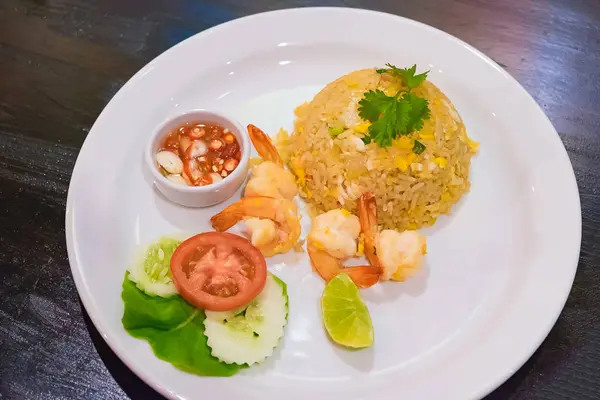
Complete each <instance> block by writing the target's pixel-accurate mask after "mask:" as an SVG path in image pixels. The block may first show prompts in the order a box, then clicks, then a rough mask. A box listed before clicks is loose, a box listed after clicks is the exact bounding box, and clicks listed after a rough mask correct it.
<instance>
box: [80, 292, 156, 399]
mask: <svg viewBox="0 0 600 400" xmlns="http://www.w3.org/2000/svg"><path fill="white" fill-rule="evenodd" d="M79 305H80V307H81V313H82V314H83V320H84V322H85V325H86V327H87V329H88V332H89V333H90V338H91V339H92V342H93V343H94V347H96V351H97V352H98V355H100V359H101V360H102V362H103V363H104V365H106V369H108V372H110V374H111V375H112V377H113V378H114V379H115V381H116V382H117V383H118V384H119V386H120V387H121V389H123V391H124V392H125V394H126V395H127V396H128V397H129V398H130V399H132V400H138V399H140V400H141V399H144V400H164V397H163V396H161V395H160V394H158V393H157V392H156V391H155V390H154V389H152V388H151V387H150V386H148V385H147V384H145V383H144V381H142V380H141V379H140V378H138V377H137V375H135V374H134V373H133V372H131V370H130V369H129V368H127V366H126V365H125V364H123V362H122V361H121V359H120V358H119V357H117V355H116V354H115V353H114V352H113V351H112V350H111V348H110V347H108V344H106V342H105V341H104V339H102V336H100V333H99V332H98V331H97V330H96V327H95V326H94V324H93V323H92V320H91V319H90V317H89V316H88V314H87V312H86V311H85V308H84V307H83V304H82V303H81V301H80V302H79Z"/></svg>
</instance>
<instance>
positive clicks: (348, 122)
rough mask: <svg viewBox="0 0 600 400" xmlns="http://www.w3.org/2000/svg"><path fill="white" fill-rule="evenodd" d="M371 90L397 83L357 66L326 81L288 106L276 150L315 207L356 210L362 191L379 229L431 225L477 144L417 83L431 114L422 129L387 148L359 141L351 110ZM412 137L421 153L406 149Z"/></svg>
mask: <svg viewBox="0 0 600 400" xmlns="http://www.w3.org/2000/svg"><path fill="white" fill-rule="evenodd" d="M373 89H380V90H383V91H384V92H385V93H386V94H387V95H388V96H392V95H395V94H396V93H397V92H398V91H399V90H401V89H402V82H401V80H400V79H398V78H396V77H393V76H391V75H389V74H383V75H381V74H378V73H377V72H376V71H375V69H364V70H359V71H355V72H352V73H350V74H348V75H346V76H343V77H341V78H339V79H337V80H336V81H334V82H332V83H330V84H329V85H327V86H326V87H325V88H324V89H323V90H321V92H319V93H318V94H317V95H316V96H315V97H314V99H313V100H312V101H311V102H310V103H306V104H303V105H301V106H300V107H298V108H297V109H296V116H297V119H296V121H295V124H294V132H293V133H292V135H290V136H289V137H285V135H284V137H282V136H280V137H279V138H278V139H279V145H280V150H281V153H282V155H283V157H284V160H286V161H287V163H288V166H289V167H290V169H291V170H292V171H293V172H294V174H295V175H296V177H297V181H298V184H299V186H300V194H301V196H302V197H303V198H305V200H306V201H307V202H308V203H309V204H311V205H312V206H314V208H315V211H317V212H324V211H328V210H331V209H334V208H340V207H341V208H345V209H347V210H349V211H351V212H353V213H356V204H357V199H358V198H359V197H360V195H361V194H362V193H364V192H366V191H370V192H373V193H374V194H375V196H376V199H377V207H378V220H379V224H380V225H382V226H383V227H384V228H387V229H398V230H405V229H417V228H420V227H423V226H427V225H431V224H433V223H434V222H435V221H436V218H437V217H438V216H439V215H441V214H449V213H450V210H451V208H452V205H453V204H455V203H456V202H457V201H458V200H459V199H460V198H461V196H462V195H463V194H464V193H466V192H467V191H468V190H469V185H470V184H469V179H468V178H469V166H470V163H471V157H472V155H473V154H474V153H475V152H477V148H478V144H477V143H475V142H473V141H471V140H470V139H469V138H468V137H467V133H466V130H465V126H464V124H463V122H462V119H461V118H460V116H459V115H458V112H457V111H456V109H455V108H454V106H453V105H452V103H451V102H450V100H449V99H448V98H447V97H446V96H445V95H444V94H443V93H442V92H441V91H440V90H439V89H438V88H437V87H436V86H435V85H433V84H432V83H430V82H428V81H425V82H424V83H423V84H421V85H419V86H418V87H417V88H415V89H413V93H414V94H416V95H418V96H420V97H424V98H426V99H427V100H428V101H429V108H430V110H431V118H430V119H429V120H426V121H425V124H424V127H423V129H421V130H420V131H419V132H414V133H412V134H411V135H409V136H401V137H399V138H397V139H396V140H395V141H394V143H393V145H392V146H390V147H386V148H381V147H379V146H378V145H377V144H376V143H370V144H366V145H365V144H364V143H363V141H362V140H361V137H363V136H365V134H366V133H367V131H368V127H369V123H368V122H365V121H363V120H362V119H361V118H360V117H359V116H358V111H357V109H358V102H359V101H360V100H361V99H362V98H363V95H364V93H365V92H367V91H369V90H373ZM339 132H342V133H339ZM415 139H416V140H419V141H420V142H421V143H423V144H424V145H425V146H426V150H425V151H424V152H423V153H422V154H415V153H413V151H412V149H413V145H414V140H415Z"/></svg>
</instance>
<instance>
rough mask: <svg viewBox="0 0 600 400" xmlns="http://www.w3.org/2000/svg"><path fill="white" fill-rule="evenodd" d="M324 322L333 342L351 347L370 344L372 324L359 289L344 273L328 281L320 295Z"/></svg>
mask: <svg viewBox="0 0 600 400" xmlns="http://www.w3.org/2000/svg"><path fill="white" fill-rule="evenodd" d="M321 312H322V313H323V323H324V324H325V329H327V332H328V333H329V336H330V337H331V339H333V341H334V342H336V343H338V344H341V345H342V346H346V347H352V348H357V349H359V348H363V347H369V346H371V345H372V344H373V324H372V323H371V316H370V315H369V310H368V309H367V306H366V305H365V303H363V301H362V300H361V298H360V294H359V291H358V288H357V287H356V285H355V284H354V282H352V279H350V277H349V276H348V275H346V274H339V275H337V276H336V277H335V278H333V279H332V280H330V281H329V283H328V284H327V286H325V290H323V295H322V296H321Z"/></svg>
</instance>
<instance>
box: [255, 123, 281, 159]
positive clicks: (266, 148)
mask: <svg viewBox="0 0 600 400" xmlns="http://www.w3.org/2000/svg"><path fill="white" fill-rule="evenodd" d="M248 135H249V136H250V140H252V144H253V145H254V148H256V151H257V152H258V155H259V156H260V158H262V159H263V160H265V161H271V162H273V163H275V164H277V165H279V166H280V167H283V161H282V160H281V157H280V156H279V152H278V151H277V148H275V145H273V142H271V139H270V138H269V136H267V134H266V133H264V132H263V131H262V130H261V129H259V128H257V127H256V126H254V125H252V124H249V125H248Z"/></svg>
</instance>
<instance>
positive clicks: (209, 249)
mask: <svg viewBox="0 0 600 400" xmlns="http://www.w3.org/2000/svg"><path fill="white" fill-rule="evenodd" d="M171 275H172V276H173V282H174V283H175V287H176V288H177V291H178V292H179V294H180V295H181V296H182V297H183V298H184V299H185V300H187V302H188V303H190V304H193V305H195V306H196V307H198V308H203V309H205V310H209V311H228V310H232V309H234V308H236V307H239V306H243V305H245V304H248V303H249V302H250V301H251V300H252V299H253V298H255V297H256V296H257V295H258V294H259V293H260V292H261V291H262V289H263V288H264V286H265V282H266V280H267V263H266V261H265V258H264V257H263V255H262V253H261V252H260V250H258V249H257V248H256V247H254V246H253V245H252V243H250V242H249V241H248V240H246V239H244V238H242V237H240V236H237V235H233V234H231V233H222V232H207V233H201V234H199V235H196V236H192V237H191V238H189V239H187V240H185V241H184V242H183V243H181V244H180V245H179V247H177V249H176V250H175V252H174V253H173V256H172V257H171Z"/></svg>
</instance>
